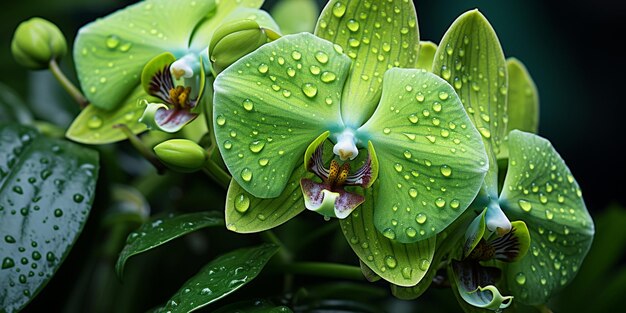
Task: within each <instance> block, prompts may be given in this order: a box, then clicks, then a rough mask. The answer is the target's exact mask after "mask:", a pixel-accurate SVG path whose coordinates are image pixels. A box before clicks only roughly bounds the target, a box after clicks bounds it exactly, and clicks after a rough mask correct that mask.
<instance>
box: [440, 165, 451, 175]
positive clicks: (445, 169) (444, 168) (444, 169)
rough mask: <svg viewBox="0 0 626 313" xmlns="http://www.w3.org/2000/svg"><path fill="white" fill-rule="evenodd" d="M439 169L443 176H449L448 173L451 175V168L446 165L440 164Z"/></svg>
mask: <svg viewBox="0 0 626 313" xmlns="http://www.w3.org/2000/svg"><path fill="white" fill-rule="evenodd" d="M440 170H441V175H443V176H445V177H450V175H452V168H451V167H449V166H447V165H442V166H441V168H440Z"/></svg>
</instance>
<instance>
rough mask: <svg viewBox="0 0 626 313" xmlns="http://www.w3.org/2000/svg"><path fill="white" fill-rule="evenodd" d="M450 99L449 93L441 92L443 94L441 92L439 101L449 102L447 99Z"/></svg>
mask: <svg viewBox="0 0 626 313" xmlns="http://www.w3.org/2000/svg"><path fill="white" fill-rule="evenodd" d="M448 97H450V95H449V94H448V93H447V92H445V91H441V92H439V99H441V100H447V99H448Z"/></svg>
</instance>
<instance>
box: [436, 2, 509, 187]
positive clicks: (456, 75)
mask: <svg viewBox="0 0 626 313" xmlns="http://www.w3.org/2000/svg"><path fill="white" fill-rule="evenodd" d="M433 72H434V73H435V74H437V75H439V76H440V77H443V78H444V79H445V80H446V81H448V82H449V83H450V84H451V85H452V86H454V89H455V90H456V92H457V93H458V95H459V97H460V98H461V102H463V105H464V106H465V109H466V110H467V112H468V113H469V116H470V118H471V119H472V121H473V123H474V125H475V126H476V128H478V131H479V132H480V133H481V135H482V137H483V141H484V142H485V148H486V149H487V156H488V157H489V163H490V166H489V173H487V177H486V178H485V187H486V192H487V195H488V196H490V197H492V198H493V199H496V198H497V194H498V166H497V164H496V157H495V156H496V154H497V153H498V152H499V150H500V144H501V142H502V140H503V139H504V137H505V135H506V133H505V131H506V119H507V117H506V112H507V111H506V108H507V107H506V106H507V102H506V101H507V97H506V95H507V88H508V87H507V80H508V76H507V70H506V65H505V61H504V54H503V52H502V47H501V46H500V42H499V41H498V37H497V36H496V33H495V31H494V30H493V28H492V27H491V25H490V24H489V22H488V21H487V19H486V18H485V17H484V16H483V15H482V14H481V13H480V12H478V10H472V11H469V12H466V13H464V14H463V15H461V16H460V17H459V18H457V20H456V21H455V22H454V23H453V24H452V26H450V29H448V31H447V32H446V34H445V35H444V36H443V39H442V40H441V43H440V44H439V48H438V49H437V53H436V54H435V62H434V64H433Z"/></svg>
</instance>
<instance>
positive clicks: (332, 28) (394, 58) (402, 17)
mask: <svg viewBox="0 0 626 313" xmlns="http://www.w3.org/2000/svg"><path fill="white" fill-rule="evenodd" d="M315 34H316V35H317V36H319V37H321V38H324V39H327V40H330V41H332V42H333V43H335V44H338V45H340V46H341V47H342V48H343V50H344V51H345V53H346V54H347V55H348V56H350V58H352V59H354V62H353V66H352V69H351V75H350V77H349V78H348V81H347V83H346V88H345V92H344V94H343V98H342V102H341V103H342V105H341V112H342V117H343V120H344V122H345V123H346V125H347V126H349V127H352V128H358V127H359V126H360V125H362V124H363V123H364V122H365V121H366V120H367V119H368V118H369V116H370V115H371V114H372V113H373V112H374V110H375V109H376V105H377V104H378V100H379V99H380V95H381V91H382V79H383V75H384V74H385V71H387V69H389V68H391V67H406V68H414V67H415V65H416V62H417V53H418V48H419V30H418V26H417V16H416V13H415V7H414V5H413V1H401V0H393V1H375V2H370V1H359V0H331V1H329V2H328V3H327V4H326V7H325V8H324V10H323V11H322V13H321V15H320V17H319V20H318V23H317V26H316V28H315Z"/></svg>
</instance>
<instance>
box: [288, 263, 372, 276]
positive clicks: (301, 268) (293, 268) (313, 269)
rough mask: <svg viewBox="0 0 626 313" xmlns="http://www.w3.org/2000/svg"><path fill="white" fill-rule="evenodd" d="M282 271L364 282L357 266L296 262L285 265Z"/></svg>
mask: <svg viewBox="0 0 626 313" xmlns="http://www.w3.org/2000/svg"><path fill="white" fill-rule="evenodd" d="M283 270H284V271H285V272H287V273H293V274H300V275H311V276H318V277H332V278H343V279H354V280H365V277H363V273H362V272H361V268H359V267H358V266H352V265H345V264H338V263H324V262H296V263H291V264H285V265H284V266H283Z"/></svg>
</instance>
